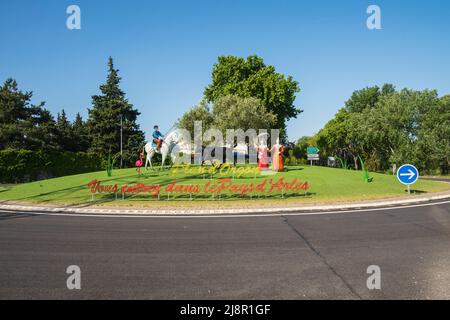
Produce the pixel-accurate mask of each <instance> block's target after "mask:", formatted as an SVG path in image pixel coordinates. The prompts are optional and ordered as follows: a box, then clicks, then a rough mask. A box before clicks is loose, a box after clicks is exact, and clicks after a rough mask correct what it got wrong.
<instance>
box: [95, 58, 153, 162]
mask: <svg viewBox="0 0 450 320" xmlns="http://www.w3.org/2000/svg"><path fill="white" fill-rule="evenodd" d="M118 71H119V70H117V69H115V68H114V64H113V59H112V58H111V57H109V60H108V77H107V80H106V83H105V84H103V85H101V86H100V91H101V94H100V95H94V96H92V108H91V109H89V110H88V111H89V119H88V122H87V129H88V135H89V138H90V144H91V145H90V148H89V150H90V151H92V152H95V153H97V154H99V155H101V156H102V157H104V158H105V159H106V157H107V156H108V153H109V152H110V151H111V154H116V153H118V152H119V151H120V129H121V125H120V123H121V120H122V128H123V134H122V137H123V151H124V162H125V164H127V165H131V164H132V163H133V161H134V160H136V157H137V156H138V155H139V152H140V150H142V147H143V143H144V140H145V139H144V133H143V132H142V131H141V130H140V129H139V125H138V124H137V122H136V120H137V116H138V115H139V114H140V112H139V111H138V110H137V109H134V108H133V105H132V104H130V103H129V102H128V100H127V99H126V98H125V93H124V92H123V91H122V90H121V89H120V87H119V83H120V80H121V78H120V77H119V75H118Z"/></svg>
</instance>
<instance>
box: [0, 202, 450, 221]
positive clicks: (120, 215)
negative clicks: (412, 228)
mask: <svg viewBox="0 0 450 320" xmlns="http://www.w3.org/2000/svg"><path fill="white" fill-rule="evenodd" d="M447 203H448V204H450V200H447V201H440V202H431V203H422V204H414V205H403V206H402V205H399V206H396V207H381V208H368V209H360V210H359V209H353V210H335V211H316V212H284V213H283V212H280V213H262V214H223V215H220V214H214V215H200V214H199V215H181V214H178V215H128V214H125V215H124V214H114V215H111V214H88V213H86V214H84V213H81V214H80V213H57V212H55V213H52V212H49V213H48V212H32V211H24V213H29V214H31V215H44V216H45V215H48V216H70V217H92V218H164V219H167V218H170V219H174V218H175V219H180V218H182V219H192V218H197V219H203V218H264V217H282V216H309V215H323V214H336V213H363V212H373V211H387V210H398V209H408V208H418V207H429V206H435V205H441V204H447ZM0 212H14V211H8V210H4V209H0Z"/></svg>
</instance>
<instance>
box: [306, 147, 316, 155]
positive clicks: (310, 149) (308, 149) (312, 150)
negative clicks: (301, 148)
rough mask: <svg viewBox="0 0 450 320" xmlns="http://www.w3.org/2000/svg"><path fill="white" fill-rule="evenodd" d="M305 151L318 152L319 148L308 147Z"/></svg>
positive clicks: (308, 152)
mask: <svg viewBox="0 0 450 320" xmlns="http://www.w3.org/2000/svg"><path fill="white" fill-rule="evenodd" d="M306 153H307V154H318V153H319V149H318V148H317V147H308V148H307V149H306Z"/></svg>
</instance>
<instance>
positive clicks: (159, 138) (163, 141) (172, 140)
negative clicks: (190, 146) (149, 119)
mask: <svg viewBox="0 0 450 320" xmlns="http://www.w3.org/2000/svg"><path fill="white" fill-rule="evenodd" d="M153 130H154V131H153V133H152V142H147V144H146V145H145V146H144V152H145V154H146V157H145V169H147V165H148V164H150V168H151V169H153V166H152V158H153V156H154V155H155V153H160V154H161V157H162V159H161V169H162V168H163V166H164V162H165V161H166V158H167V155H168V154H169V153H170V152H171V151H172V149H173V147H174V146H175V145H176V144H177V143H178V142H179V138H180V137H179V134H178V132H177V130H173V131H170V132H169V133H168V134H166V135H165V136H163V135H162V134H161V132H160V131H159V128H158V126H156V125H155V126H154V127H153ZM172 160H174V159H172Z"/></svg>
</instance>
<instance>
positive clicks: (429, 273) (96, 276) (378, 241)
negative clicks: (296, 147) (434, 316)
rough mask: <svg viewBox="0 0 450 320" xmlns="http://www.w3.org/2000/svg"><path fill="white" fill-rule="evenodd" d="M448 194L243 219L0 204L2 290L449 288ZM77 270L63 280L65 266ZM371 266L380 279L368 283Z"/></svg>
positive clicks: (249, 293) (96, 293)
mask: <svg viewBox="0 0 450 320" xmlns="http://www.w3.org/2000/svg"><path fill="white" fill-rule="evenodd" d="M449 231H450V203H446V204H440V205H433V206H424V207H414V208H404V209H396V210H380V211H369V212H355V213H337V214H322V215H302V216H280V217H241V218H142V217H141V218H132V217H129V218H118V217H116V218H107V217H77V216H49V215H30V214H25V213H23V214H20V213H19V214H17V213H14V214H10V213H0V298H1V299H16V298H21V299H22V298H25V299H44V298H45V299H48V298H50V299H52V298H56V299H61V298H64V299H66V298H69V299H72V298H76V299H113V298H119V299H122V298H125V299H137V298H138V299H210V298H218V299H321V298H324V299H361V298H362V299H386V298H395V299H429V298H446V299H450V241H449V240H450V239H449V235H450V232H449ZM69 265H78V266H79V267H80V269H81V290H68V289H67V287H66V279H67V277H68V276H69V275H68V274H66V268H67V266H69ZM369 265H378V266H379V267H380V269H381V289H380V290H369V289H368V288H367V286H366V280H367V277H369V274H367V273H366V271H367V267H368V266H369Z"/></svg>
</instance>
